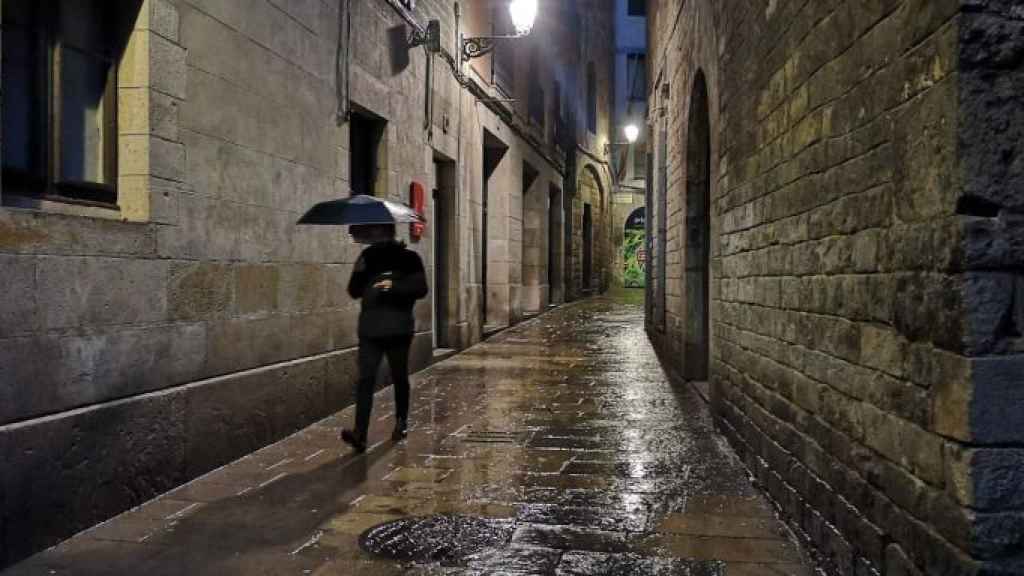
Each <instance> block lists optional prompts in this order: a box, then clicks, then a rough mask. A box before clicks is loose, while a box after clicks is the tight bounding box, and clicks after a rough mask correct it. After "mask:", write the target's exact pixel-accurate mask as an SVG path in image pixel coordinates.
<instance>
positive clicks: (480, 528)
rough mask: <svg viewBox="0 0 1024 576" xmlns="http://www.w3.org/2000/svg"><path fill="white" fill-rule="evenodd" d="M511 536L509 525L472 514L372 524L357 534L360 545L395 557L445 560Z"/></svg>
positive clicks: (495, 544) (473, 552)
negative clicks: (360, 533)
mask: <svg viewBox="0 0 1024 576" xmlns="http://www.w3.org/2000/svg"><path fill="white" fill-rule="evenodd" d="M511 537H512V527H511V525H509V524H503V523H501V522H497V521H488V520H484V519H482V518H473V517H471V516H448V515H445V516H428V517H420V518H401V519H399V520H394V521H392V522H387V523H385V524H381V525H379V526H374V527H373V528H370V529H369V530H367V531H366V532H363V534H362V536H360V537H359V546H360V547H361V548H362V549H363V550H366V551H367V552H369V553H371V554H376V555H377V556H382V557H384V558H391V559H394V560H405V561H408V560H419V561H428V562H444V561H448V560H456V559H459V558H463V557H465V556H469V555H471V554H476V553H477V552H480V551H481V550H483V549H485V548H494V547H498V546H503V545H505V544H506V543H507V542H508V541H509V539H510V538H511Z"/></svg>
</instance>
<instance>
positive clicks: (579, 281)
mask: <svg viewBox="0 0 1024 576" xmlns="http://www.w3.org/2000/svg"><path fill="white" fill-rule="evenodd" d="M578 188H579V191H578V193H577V194H576V198H575V199H574V201H573V222H574V226H573V228H574V230H573V232H574V233H573V246H572V253H573V287H574V288H575V291H576V293H577V294H584V293H597V292H600V291H601V290H603V289H604V282H605V272H606V269H607V266H606V253H605V252H606V246H605V239H606V237H607V234H606V230H605V197H604V188H603V187H602V186H601V178H600V176H598V173H597V170H596V169H595V168H594V167H593V166H591V165H589V164H588V165H587V166H585V167H584V168H583V170H582V171H581V172H580V177H579V187H578Z"/></svg>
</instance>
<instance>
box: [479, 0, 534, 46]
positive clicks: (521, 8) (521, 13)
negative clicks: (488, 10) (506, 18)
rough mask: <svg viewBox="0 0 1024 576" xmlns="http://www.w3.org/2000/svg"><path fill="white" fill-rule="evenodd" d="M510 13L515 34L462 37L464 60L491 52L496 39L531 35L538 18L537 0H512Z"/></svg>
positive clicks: (509, 8) (509, 7) (509, 6)
mask: <svg viewBox="0 0 1024 576" xmlns="http://www.w3.org/2000/svg"><path fill="white" fill-rule="evenodd" d="M508 13H509V15H510V16H511V17H512V27H513V28H514V29H515V34H506V35H500V36H473V37H470V38H462V41H461V51H460V52H461V56H462V60H463V61H466V60H472V59H473V58H478V57H480V56H484V55H486V54H489V53H491V52H492V51H493V50H494V45H495V44H494V42H495V40H511V39H515V38H522V37H523V36H527V35H529V33H530V31H531V30H533V22H534V20H536V19H537V0H512V1H511V2H509V5H508Z"/></svg>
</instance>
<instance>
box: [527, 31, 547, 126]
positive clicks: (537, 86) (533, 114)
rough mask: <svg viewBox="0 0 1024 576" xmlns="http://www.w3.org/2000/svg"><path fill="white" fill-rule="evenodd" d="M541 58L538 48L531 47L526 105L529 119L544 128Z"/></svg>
mask: <svg viewBox="0 0 1024 576" xmlns="http://www.w3.org/2000/svg"><path fill="white" fill-rule="evenodd" d="M540 70H541V58H540V49H539V48H534V49H533V61H532V63H531V65H530V93H529V99H528V107H529V111H530V120H532V121H534V122H536V123H537V125H538V126H540V127H541V129H543V128H544V88H543V87H542V86H541V83H540Z"/></svg>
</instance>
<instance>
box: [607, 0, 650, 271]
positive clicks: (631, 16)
mask: <svg viewBox="0 0 1024 576" xmlns="http://www.w3.org/2000/svg"><path fill="white" fill-rule="evenodd" d="M646 14H647V3H646V1H638V0H615V87H614V94H615V106H614V110H613V117H614V118H615V122H614V125H615V141H616V142H618V143H619V145H618V146H616V147H615V150H614V153H613V156H614V164H615V166H614V170H615V175H616V178H615V182H616V190H615V195H614V202H613V208H612V210H613V212H614V219H613V220H614V221H613V223H612V243H613V246H612V249H613V252H614V255H615V260H614V267H613V272H614V273H613V275H612V276H613V278H614V283H615V285H616V286H623V285H625V284H626V281H625V278H624V276H625V270H626V262H625V259H624V251H623V250H624V243H625V240H626V237H625V235H626V232H625V229H624V226H625V224H626V221H627V220H629V218H630V216H631V215H633V214H634V211H636V210H637V209H638V208H642V207H643V206H644V203H645V201H646V189H647V138H646V130H641V132H640V137H639V138H638V139H637V141H636V142H635V143H633V144H632V145H630V144H629V143H628V142H627V141H626V137H625V134H624V132H623V129H624V128H625V127H626V126H627V125H630V124H632V125H635V126H637V127H638V128H639V127H642V126H643V125H644V119H645V118H646V117H647V18H646Z"/></svg>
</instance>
